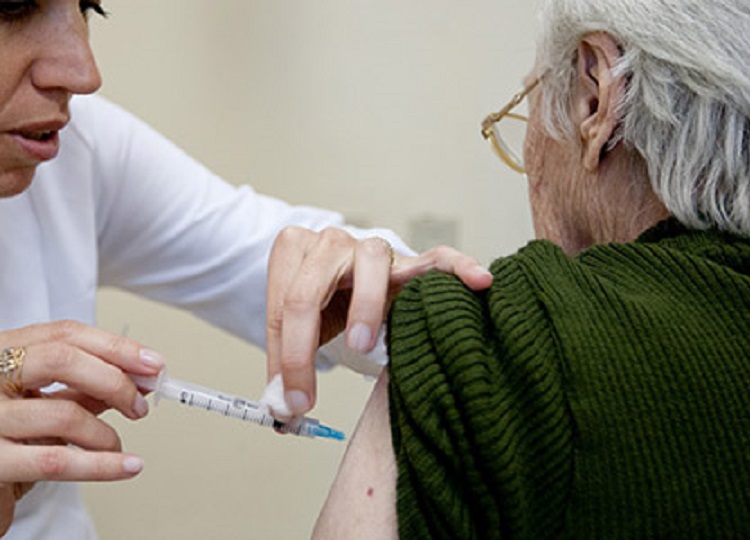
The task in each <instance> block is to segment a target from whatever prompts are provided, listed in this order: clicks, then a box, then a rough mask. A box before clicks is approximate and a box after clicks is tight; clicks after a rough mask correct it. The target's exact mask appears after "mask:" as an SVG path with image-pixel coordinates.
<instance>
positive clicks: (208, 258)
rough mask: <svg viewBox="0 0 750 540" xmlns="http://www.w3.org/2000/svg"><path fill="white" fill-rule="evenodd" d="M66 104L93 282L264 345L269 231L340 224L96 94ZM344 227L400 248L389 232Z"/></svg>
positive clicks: (332, 215)
mask: <svg viewBox="0 0 750 540" xmlns="http://www.w3.org/2000/svg"><path fill="white" fill-rule="evenodd" d="M73 103H74V105H75V106H76V110H75V112H74V117H75V118H77V119H78V125H79V126H81V127H82V128H84V127H85V136H86V137H87V138H89V144H91V145H92V149H93V154H94V165H93V167H94V174H95V176H96V178H95V181H94V186H95V188H94V189H95V193H96V195H95V196H96V226H97V237H98V245H99V256H98V258H99V282H100V284H102V285H110V286H116V287H120V288H124V289H127V290H130V291H133V292H135V293H138V294H142V295H144V296H147V297H149V298H152V299H154V300H158V301H162V302H166V303H169V304H173V305H176V306H180V307H183V308H185V309H188V310H190V311H192V312H193V313H195V314H196V315H198V316H199V317H201V318H203V319H206V320H208V321H210V322H211V323H213V324H215V325H217V326H219V327H221V328H224V329H225V330H227V331H229V332H231V333H233V334H235V335H238V336H240V337H242V338H245V339H248V340H250V341H252V342H254V343H256V344H258V345H261V346H263V345H264V344H265V294H266V265H267V260H268V254H269V252H270V249H271V246H272V244H273V241H274V239H275V237H276V235H277V234H278V232H279V231H280V230H281V229H282V228H283V227H285V226H287V225H300V226H304V227H309V228H312V229H316V230H319V229H322V228H325V227H329V226H341V225H342V217H341V216H340V215H339V214H337V213H335V212H329V211H325V210H321V209H317V208H311V207H303V206H291V205H288V204H286V203H284V202H282V201H280V200H278V199H274V198H270V197H266V196H263V195H260V194H258V193H256V192H255V191H253V190H252V189H251V188H250V187H249V186H244V187H240V188H237V187H234V186H232V185H230V184H228V183H226V182H224V181H223V180H221V179H220V178H218V177H217V176H216V175H214V174H213V173H211V172H210V171H209V170H208V169H206V168H205V167H203V166H202V165H201V164H199V163H197V162H196V161H195V160H193V159H192V158H190V157H189V156H188V155H186V154H185V153H184V152H183V151H182V150H180V149H179V148H177V147H176V146H175V145H174V144H172V143H171V142H169V141H168V140H166V139H165V138H164V137H162V136H161V135H159V134H158V133H156V132H155V131H154V130H153V129H151V128H149V127H148V126H147V125H145V124H144V123H143V122H141V121H139V120H138V119H136V118H134V117H133V116H132V115H130V114H128V113H126V112H125V111H123V110H122V109H120V108H119V107H117V106H115V105H113V104H111V103H109V102H107V101H105V100H103V99H101V98H96V97H90V98H85V99H80V98H79V99H77V100H74V102H73ZM82 131H84V130H83V129H82ZM347 230H349V232H350V233H352V234H354V235H355V236H358V237H364V236H374V235H377V236H382V237H385V238H387V239H388V240H389V241H390V242H392V243H393V245H394V247H395V248H396V249H398V250H399V251H402V252H408V248H407V247H406V246H405V245H404V244H403V243H402V242H401V241H400V240H399V239H398V238H397V237H396V236H395V235H394V234H393V233H391V232H389V231H385V230H369V231H359V230H356V229H351V228H347Z"/></svg>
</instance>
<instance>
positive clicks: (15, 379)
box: [0, 347, 26, 396]
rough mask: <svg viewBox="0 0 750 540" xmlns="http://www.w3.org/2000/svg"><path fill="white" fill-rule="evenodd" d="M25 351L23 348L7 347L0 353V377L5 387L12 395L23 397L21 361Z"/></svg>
mask: <svg viewBox="0 0 750 540" xmlns="http://www.w3.org/2000/svg"><path fill="white" fill-rule="evenodd" d="M25 357H26V349H25V348H23V347H8V348H6V349H3V352H2V353H0V375H2V376H3V377H4V378H5V387H6V388H7V389H8V390H10V392H11V393H12V394H15V395H18V396H20V395H23V382H22V381H21V374H22V373H23V360H24V358H25Z"/></svg>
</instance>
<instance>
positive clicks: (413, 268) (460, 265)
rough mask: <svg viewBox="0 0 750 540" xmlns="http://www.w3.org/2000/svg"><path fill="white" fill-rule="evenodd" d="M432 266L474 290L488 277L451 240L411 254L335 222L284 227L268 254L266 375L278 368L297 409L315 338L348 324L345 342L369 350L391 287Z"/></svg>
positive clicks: (308, 396)
mask: <svg viewBox="0 0 750 540" xmlns="http://www.w3.org/2000/svg"><path fill="white" fill-rule="evenodd" d="M433 269H436V270H440V271H442V272H446V273H450V274H455V275H456V276H458V277H459V278H460V279H461V280H462V281H463V282H464V283H465V284H466V285H467V286H468V287H470V288H471V289H474V290H481V289H486V288H487V287H489V286H490V284H491V283H492V275H491V274H490V273H489V271H488V270H486V269H485V268H483V267H482V266H481V265H480V264H479V263H478V262H477V261H476V260H475V259H473V258H471V257H469V256H467V255H464V254H462V253H460V252H458V251H456V250H455V249H453V248H449V247H445V246H442V247H438V248H434V249H431V250H429V251H426V252H424V253H422V254H420V255H418V256H414V257H409V256H403V255H398V254H394V253H393V250H392V249H391V247H390V245H389V244H388V243H387V242H386V241H385V240H382V239H380V238H369V239H366V240H356V239H354V238H352V237H351V236H350V235H349V234H347V233H346V232H345V231H342V230H340V229H326V230H324V231H322V232H319V233H318V232H314V231H310V230H308V229H303V228H299V227H289V228H287V229H284V230H283V231H282V232H281V233H280V234H279V236H278V238H277V239H276V242H275V244H274V247H273V250H272V252H271V258H270V261H269V269H268V293H267V294H268V307H267V327H266V338H267V347H268V375H269V380H271V379H272V378H273V377H274V376H275V375H276V374H278V373H281V376H282V379H283V382H284V397H285V401H286V404H287V406H288V408H289V409H290V410H291V411H292V412H293V413H294V414H296V415H298V414H303V413H305V412H307V411H308V410H309V409H311V408H312V406H313V405H314V403H315V399H316V391H315V366H314V358H315V353H316V351H317V349H318V347H319V346H320V345H322V344H324V343H326V342H327V341H329V340H330V339H332V338H333V337H335V336H336V335H338V334H339V333H341V332H342V331H343V330H346V342H347V345H348V346H349V347H350V348H352V349H353V350H355V351H357V352H360V353H366V352H369V351H371V350H372V349H373V347H374V346H375V343H376V338H377V334H378V330H379V328H380V326H381V324H382V323H383V319H384V316H385V314H386V313H387V310H388V308H389V307H390V303H391V301H392V299H393V297H394V296H395V294H396V293H397V292H398V291H399V290H400V289H401V287H402V286H403V285H404V284H405V283H406V282H407V281H408V280H410V279H411V278H413V277H415V276H417V275H420V274H424V273H425V272H427V271H429V270H433Z"/></svg>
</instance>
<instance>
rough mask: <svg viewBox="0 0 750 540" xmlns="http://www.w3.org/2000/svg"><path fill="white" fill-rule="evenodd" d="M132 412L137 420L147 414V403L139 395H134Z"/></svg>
mask: <svg viewBox="0 0 750 540" xmlns="http://www.w3.org/2000/svg"><path fill="white" fill-rule="evenodd" d="M133 412H134V413H135V415H136V416H137V417H138V418H143V417H144V416H146V415H147V414H148V402H147V401H146V398H144V397H143V396H142V395H141V394H136V395H135V401H133Z"/></svg>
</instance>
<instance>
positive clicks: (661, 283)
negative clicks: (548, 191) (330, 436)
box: [389, 220, 750, 540]
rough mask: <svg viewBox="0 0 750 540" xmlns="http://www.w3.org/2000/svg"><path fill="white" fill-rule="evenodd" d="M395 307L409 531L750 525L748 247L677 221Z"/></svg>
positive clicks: (401, 474)
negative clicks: (477, 288)
mask: <svg viewBox="0 0 750 540" xmlns="http://www.w3.org/2000/svg"><path fill="white" fill-rule="evenodd" d="M491 270H492V273H493V275H494V278H495V279H494V282H493V285H492V287H491V288H490V289H489V290H488V291H486V292H484V293H479V294H476V293H472V292H470V291H469V290H468V289H466V288H465V287H464V286H463V285H462V284H461V283H460V282H459V281H458V280H457V279H456V278H454V277H452V276H446V275H443V274H439V273H432V274H428V275H426V276H423V277H421V278H418V279H416V280H413V281H412V282H410V284H409V285H408V286H407V287H406V288H405V289H404V291H403V292H402V293H401V294H400V295H399V297H398V298H397V300H396V302H395V303H394V306H393V309H392V311H391V314H390V332H389V348H390V356H391V364H390V368H389V370H390V390H389V391H390V410H391V413H390V414H391V426H392V433H393V447H394V451H395V455H396V460H397V464H398V484H397V508H398V519H399V533H400V537H401V538H402V539H405V540H411V539H418V538H445V539H451V540H456V539H465V538H649V539H650V538H750V361H749V359H750V241H748V240H746V239H740V238H737V237H732V236H729V235H724V234H720V233H717V232H691V231H688V230H686V229H684V228H682V227H681V226H680V225H679V224H677V223H676V222H675V221H674V220H670V221H667V222H664V223H662V224H660V225H659V226H657V227H656V228H654V229H652V230H650V231H648V232H647V233H646V234H644V235H643V236H642V237H641V238H640V239H639V240H638V241H636V242H633V243H630V244H625V245H605V246H597V247H593V248H591V249H589V250H587V251H585V252H584V253H582V254H581V255H579V256H578V257H575V258H570V257H567V256H565V255H564V254H563V252H562V251H561V250H560V249H559V248H558V247H556V246H554V245H553V244H551V243H549V242H544V241H535V242H532V243H530V244H529V245H528V246H527V247H525V248H523V249H522V250H520V251H519V252H518V253H517V254H515V255H513V256H511V257H507V258H503V259H499V260H497V261H495V262H494V263H493V265H492V268H491Z"/></svg>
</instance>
